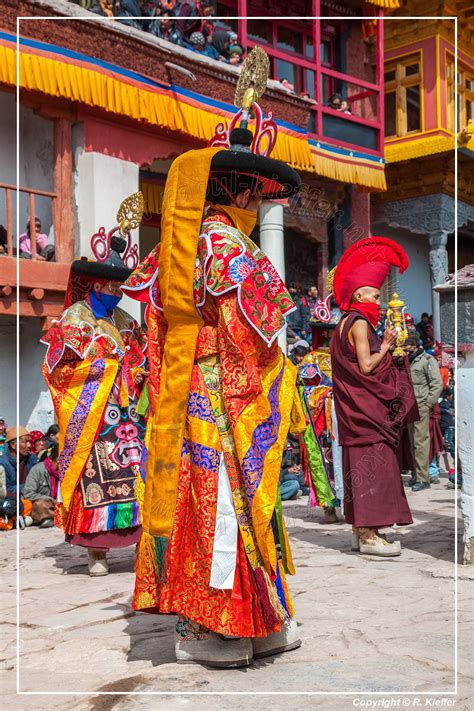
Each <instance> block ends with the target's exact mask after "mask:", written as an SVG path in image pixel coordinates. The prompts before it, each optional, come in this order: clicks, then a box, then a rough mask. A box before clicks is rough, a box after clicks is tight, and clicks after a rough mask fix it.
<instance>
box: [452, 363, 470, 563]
mask: <svg viewBox="0 0 474 711" xmlns="http://www.w3.org/2000/svg"><path fill="white" fill-rule="evenodd" d="M473 392H474V352H472V351H468V352H466V353H463V354H461V357H460V363H459V366H458V371H457V400H456V403H455V405H456V416H457V448H458V458H459V460H460V462H461V467H462V491H461V509H462V515H463V519H464V556H463V562H464V563H471V564H472V563H474V399H473V397H472V393H473ZM454 466H455V469H456V472H457V469H458V468H457V463H456V462H455V465H454Z"/></svg>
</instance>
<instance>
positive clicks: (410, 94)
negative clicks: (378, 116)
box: [384, 52, 422, 138]
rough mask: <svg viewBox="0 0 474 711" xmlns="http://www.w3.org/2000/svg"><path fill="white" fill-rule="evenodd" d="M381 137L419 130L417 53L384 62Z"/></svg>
mask: <svg viewBox="0 0 474 711" xmlns="http://www.w3.org/2000/svg"><path fill="white" fill-rule="evenodd" d="M384 83H385V136H386V137H387V138H390V136H394V137H395V136H397V137H398V136H407V135H409V134H410V133H417V132H418V131H421V130H422V117H421V57H420V54H419V52H417V53H416V54H411V55H409V56H407V57H402V58H400V59H397V60H395V61H389V62H386V63H385V78H384Z"/></svg>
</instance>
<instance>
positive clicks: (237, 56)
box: [227, 44, 244, 66]
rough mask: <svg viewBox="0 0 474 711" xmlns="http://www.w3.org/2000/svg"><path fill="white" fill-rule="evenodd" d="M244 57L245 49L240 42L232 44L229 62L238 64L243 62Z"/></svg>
mask: <svg viewBox="0 0 474 711" xmlns="http://www.w3.org/2000/svg"><path fill="white" fill-rule="evenodd" d="M243 58H244V50H243V48H242V47H241V46H240V44H231V45H230V47H229V59H228V60H227V61H228V63H229V64H233V65H234V66H238V65H239V64H242V61H243Z"/></svg>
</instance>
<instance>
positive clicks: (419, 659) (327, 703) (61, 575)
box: [1, 479, 474, 711]
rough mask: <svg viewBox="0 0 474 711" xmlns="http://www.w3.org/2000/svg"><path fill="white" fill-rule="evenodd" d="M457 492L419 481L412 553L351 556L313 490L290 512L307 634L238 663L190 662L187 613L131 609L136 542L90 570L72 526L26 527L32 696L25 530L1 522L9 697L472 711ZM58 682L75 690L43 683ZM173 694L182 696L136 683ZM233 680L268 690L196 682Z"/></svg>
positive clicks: (80, 703)
mask: <svg viewBox="0 0 474 711" xmlns="http://www.w3.org/2000/svg"><path fill="white" fill-rule="evenodd" d="M454 497H455V493H454V491H452V490H448V489H446V486H445V480H444V479H443V480H442V483H441V484H439V485H437V486H434V487H433V488H432V489H431V490H430V491H428V492H422V493H419V494H412V493H411V492H410V493H409V503H410V505H411V508H412V512H413V517H414V519H415V522H414V525H413V526H410V527H408V528H405V529H402V530H400V532H399V533H400V537H401V540H402V545H403V549H404V551H403V555H402V556H401V557H400V558H395V559H387V560H381V559H377V558H370V557H361V556H360V555H358V554H357V553H352V552H351V550H350V527H349V526H347V525H345V524H336V525H332V526H331V525H325V524H324V523H323V518H322V513H321V512H320V511H317V512H314V511H310V510H309V509H308V508H307V507H306V504H305V500H304V499H300V500H297V501H292V502H289V503H288V505H287V506H286V510H285V515H286V519H287V523H288V526H289V530H290V536H291V539H292V541H293V552H294V558H295V563H296V566H297V575H296V576H295V577H294V578H290V588H291V590H292V593H293V598H294V603H295V607H296V610H297V619H298V623H299V625H300V631H301V638H302V640H303V645H302V647H301V648H300V649H299V650H297V651H295V652H292V653H288V654H285V655H282V656H280V657H276V658H270V659H268V660H264V661H260V662H258V663H254V664H253V665H252V666H251V667H249V668H247V669H244V670H234V671H230V670H228V671H221V670H209V669H204V668H202V667H199V666H192V665H190V666H188V665H186V666H180V665H177V664H176V663H175V662H174V654H173V634H172V632H173V627H174V618H171V617H160V616H153V615H146V614H135V613H133V612H132V611H131V610H130V598H131V591H132V587H133V555H134V551H133V550H132V549H125V550H118V551H115V552H112V553H111V554H110V563H111V566H110V567H111V575H109V576H107V577H105V578H96V579H91V578H90V577H89V576H88V575H87V567H86V554H85V553H84V551H83V550H81V549H79V548H74V547H71V546H69V545H67V544H65V543H64V542H63V536H62V534H61V532H60V531H58V530H56V529H46V530H41V529H38V528H30V529H27V530H26V531H24V532H21V533H20V555H21V564H20V589H21V597H20V622H21V630H20V690H21V691H22V692H37V694H35V695H33V696H31V695H29V694H28V695H27V694H24V695H23V694H22V695H15V684H16V679H15V670H16V649H15V619H16V577H15V562H14V561H15V551H16V532H10V533H5V532H2V533H1V539H2V543H3V556H2V557H3V585H2V590H3V595H2V613H1V614H2V623H3V625H2V629H3V633H2V637H1V643H2V667H3V671H2V689H3V703H4V704H5V703H6V705H5V706H4V708H8V707H11V708H15V709H32V708H33V709H36V708H61V709H87V710H91V711H101V710H103V711H105V710H108V709H154V708H160V709H161V708H164V709H168V708H170V709H180V708H186V707H192V708H202V709H206V710H208V709H231V708H232V709H234V708H248V707H249V704H252V705H255V704H258V705H262V706H263V705H265V706H266V707H272V708H275V709H280V708H282V709H283V708H285V709H306V708H320V709H331V710H332V709H335V710H337V711H345V710H346V709H351V708H367V706H363V705H362V704H366V703H368V702H371V703H375V702H376V701H377V700H378V703H379V704H380V705H379V708H383V707H384V706H382V704H383V703H385V704H388V703H391V704H392V707H393V705H394V703H397V699H398V704H399V705H400V706H402V705H403V707H404V708H410V707H413V708H415V707H421V708H424V707H425V704H427V706H428V707H429V706H430V704H429V703H428V701H429V699H430V698H434V700H435V702H437V701H439V702H441V701H443V699H445V701H443V704H441V703H440V706H443V707H449V706H448V705H447V704H453V703H454V701H456V704H455V708H457V709H459V710H462V711H468V709H472V708H473V707H474V701H473V698H474V693H473V689H472V682H471V679H472V642H473V636H472V578H473V577H474V576H473V569H472V567H462V566H459V583H458V584H459V598H458V599H459V627H458V630H459V647H458V648H459V676H458V682H459V693H458V695H457V696H453V695H448V696H443V692H452V691H453V690H454V630H455V624H454V587H455V582H454V565H453V560H454ZM53 691H55V692H66V693H65V695H49V696H47V695H46V694H45V693H40V692H53ZM166 691H170V692H180V693H181V695H180V696H173V695H165V696H163V695H156V696H144V695H130V694H129V692H166ZM223 691H225V692H240V694H242V693H246V694H247V693H257V692H258V693H259V696H253V697H251V698H250V697H249V696H246V695H243V696H242V695H240V696H230V695H222V694H219V695H212V696H210V695H205V696H198V695H191V694H188V693H187V692H223ZM68 692H69V693H68ZM73 692H75V693H73ZM78 692H109V694H108V695H103V696H97V695H95V696H94V695H87V694H86V695H84V696H81V695H79V694H78ZM118 692H121V693H118ZM266 692H285V693H286V694H287V695H284V696H281V695H280V696H278V695H268V694H267V693H266ZM297 692H320V693H322V695H317V696H312V695H300V696H296V695H293V694H294V693H297ZM325 692H339V694H340V692H355V693H353V695H345V696H344V695H325ZM357 692H359V693H357ZM369 692H387V693H386V694H383V693H381V694H379V695H377V696H369V695H368V693H369ZM399 692H416V693H415V695H414V696H413V695H412V696H410V697H408V696H404V695H403V693H401V695H400V696H397V695H396V694H397V693H399ZM425 692H427V696H424V695H423V694H424V693H425ZM431 692H438V694H439V695H438V696H434V694H432V693H431ZM289 693H290V694H291V695H288V694H289ZM391 694H395V696H390V695H391ZM6 695H7V697H8V699H7V700H6ZM417 699H418V703H417V701H416V700H417ZM372 708H373V706H372ZM385 708H389V706H385Z"/></svg>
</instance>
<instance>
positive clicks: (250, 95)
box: [234, 47, 270, 111]
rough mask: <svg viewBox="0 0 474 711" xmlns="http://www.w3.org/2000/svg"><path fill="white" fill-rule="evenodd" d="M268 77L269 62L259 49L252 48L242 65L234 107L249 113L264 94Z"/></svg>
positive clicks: (264, 53) (263, 52)
mask: <svg viewBox="0 0 474 711" xmlns="http://www.w3.org/2000/svg"><path fill="white" fill-rule="evenodd" d="M269 75H270V60H269V58H268V55H267V54H266V52H265V51H264V50H263V49H262V48H261V47H254V48H253V49H252V51H251V52H250V54H249V55H248V57H247V59H246V60H245V62H244V63H243V65H242V70H241V72H240V76H239V80H238V82H237V86H236V88H235V94H234V106H238V107H239V108H240V109H243V110H244V111H250V109H251V108H252V104H253V103H254V102H256V101H258V99H260V97H261V96H263V94H264V93H265V89H266V88H267V81H268V77H269Z"/></svg>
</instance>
